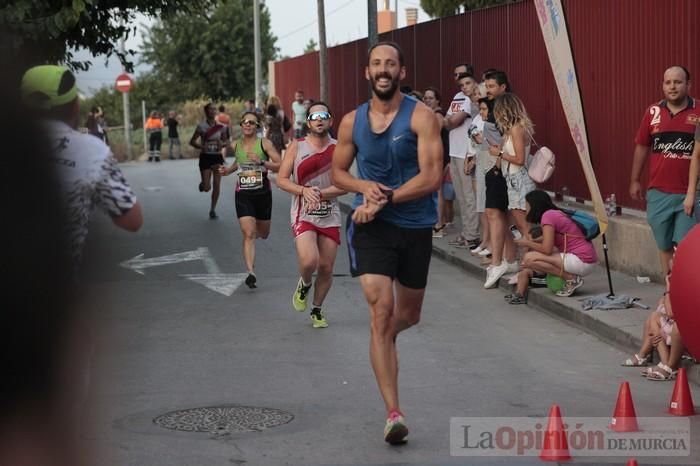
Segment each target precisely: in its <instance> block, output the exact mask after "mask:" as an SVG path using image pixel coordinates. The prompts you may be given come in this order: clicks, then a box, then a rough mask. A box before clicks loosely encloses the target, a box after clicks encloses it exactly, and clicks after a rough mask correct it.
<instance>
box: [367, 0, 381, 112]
mask: <svg viewBox="0 0 700 466" xmlns="http://www.w3.org/2000/svg"><path fill="white" fill-rule="evenodd" d="M378 40H379V37H378V34H377V0H367V45H368V47H367V49H371V48H372V46H373V45H374V44H376V43H377V42H378ZM367 93H368V95H369V98H370V99H371V98H372V83H367Z"/></svg>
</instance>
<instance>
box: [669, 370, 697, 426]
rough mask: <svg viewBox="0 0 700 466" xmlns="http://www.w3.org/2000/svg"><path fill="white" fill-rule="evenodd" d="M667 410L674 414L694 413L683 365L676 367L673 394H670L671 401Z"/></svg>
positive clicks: (686, 414) (690, 414)
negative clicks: (676, 373)
mask: <svg viewBox="0 0 700 466" xmlns="http://www.w3.org/2000/svg"><path fill="white" fill-rule="evenodd" d="M668 412H669V413H670V414H673V415H674V416H693V415H694V414H695V407H694V406H693V397H692V396H691V394H690V386H689V385H688V377H687V376H686V374H685V368H683V367H681V368H680V369H678V376H677V377H676V385H675V386H674V387H673V395H671V403H670V404H669V407H668Z"/></svg>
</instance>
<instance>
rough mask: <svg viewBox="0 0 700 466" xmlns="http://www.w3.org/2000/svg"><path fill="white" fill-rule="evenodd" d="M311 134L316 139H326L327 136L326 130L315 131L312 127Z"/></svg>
mask: <svg viewBox="0 0 700 466" xmlns="http://www.w3.org/2000/svg"><path fill="white" fill-rule="evenodd" d="M311 133H312V134H313V135H314V136H318V137H321V138H323V137H326V135H327V134H328V129H316V128H313V127H312V128H311Z"/></svg>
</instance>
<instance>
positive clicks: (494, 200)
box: [484, 166, 508, 212]
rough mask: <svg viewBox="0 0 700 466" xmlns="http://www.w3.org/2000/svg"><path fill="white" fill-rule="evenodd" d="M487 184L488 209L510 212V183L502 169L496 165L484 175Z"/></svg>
mask: <svg viewBox="0 0 700 466" xmlns="http://www.w3.org/2000/svg"><path fill="white" fill-rule="evenodd" d="M484 181H485V184H486V205H485V207H486V208H487V209H498V210H500V211H501V212H508V185H506V179H505V178H504V177H503V173H502V172H501V170H500V169H499V168H498V167H496V166H494V167H493V168H492V169H491V170H489V171H487V172H486V175H484Z"/></svg>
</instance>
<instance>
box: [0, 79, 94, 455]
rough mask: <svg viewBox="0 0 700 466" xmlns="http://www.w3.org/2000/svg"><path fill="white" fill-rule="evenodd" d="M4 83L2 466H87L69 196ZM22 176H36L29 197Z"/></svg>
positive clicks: (35, 129)
mask: <svg viewBox="0 0 700 466" xmlns="http://www.w3.org/2000/svg"><path fill="white" fill-rule="evenodd" d="M2 84H5V85H4V86H0V106H1V108H2V109H3V115H4V117H5V118H6V119H5V121H3V124H2V125H0V135H1V136H0V137H2V140H3V141H4V144H3V152H4V156H3V157H2V158H1V160H2V162H1V163H2V170H0V177H1V178H2V182H1V183H0V186H2V190H3V192H4V193H5V194H4V199H5V209H6V210H5V214H6V215H7V217H5V219H6V220H5V222H4V225H3V228H2V229H0V230H1V233H0V235H1V240H2V244H3V246H4V248H5V251H4V252H3V265H4V266H5V267H6V268H7V269H6V270H8V271H11V273H8V274H5V275H6V278H5V279H4V280H3V282H2V296H3V306H2V310H1V311H0V327H1V328H3V329H5V332H4V333H5V334H4V335H3V338H2V339H0V358H1V359H0V364H2V368H3V376H2V378H1V379H0V393H1V395H0V403H1V405H0V413H1V414H0V464H2V465H22V466H80V465H84V464H89V463H90V460H89V456H90V455H89V454H88V453H87V452H86V449H87V442H85V444H81V441H80V439H79V435H77V432H78V428H79V426H80V430H83V429H84V428H85V424H84V422H83V420H82V419H81V420H80V421H79V419H78V413H79V412H86V411H88V410H87V409H84V408H86V406H85V404H84V402H83V401H82V400H84V399H85V386H86V385H85V382H84V380H83V381H81V380H82V379H81V377H80V376H79V374H80V373H84V371H83V370H82V369H81V368H83V367H84V361H85V357H84V354H85V353H86V352H87V350H86V348H84V347H83V339H82V338H79V337H78V335H82V334H83V333H84V327H83V325H82V324H79V321H80V320H81V319H80V318H79V312H78V306H77V298H76V294H75V291H76V290H75V285H74V283H75V282H74V280H73V279H72V278H73V275H72V274H71V270H72V261H71V256H72V251H71V247H70V241H69V238H68V237H67V236H66V232H67V230H66V228H65V223H66V220H67V219H66V218H65V217H63V213H64V212H65V210H64V209H63V206H62V205H61V202H62V200H63V199H64V198H63V196H62V195H61V187H60V184H59V183H60V180H59V179H58V173H57V170H56V167H57V165H56V163H54V162H53V160H52V157H51V155H50V153H49V149H50V148H51V146H50V145H49V142H48V141H49V139H48V138H47V137H46V136H47V134H46V133H45V132H44V128H43V127H40V126H39V125H38V124H37V122H35V121H32V120H30V118H29V116H28V114H27V113H24V111H23V110H21V104H20V102H19V101H18V100H17V99H16V97H14V96H12V97H10V95H13V94H16V92H10V91H2V90H3V89H12V86H9V85H7V83H2ZM76 119H77V113H76ZM84 137H86V138H90V139H91V140H94V141H95V143H101V142H100V140H99V139H97V138H95V137H93V136H90V135H84ZM18 173H26V174H29V175H30V176H31V179H32V186H31V188H30V189H27V184H26V179H25V178H24V177H21V176H17V174H18ZM81 360H82V361H83V363H81V362H80V361H81ZM78 406H80V409H78Z"/></svg>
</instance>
